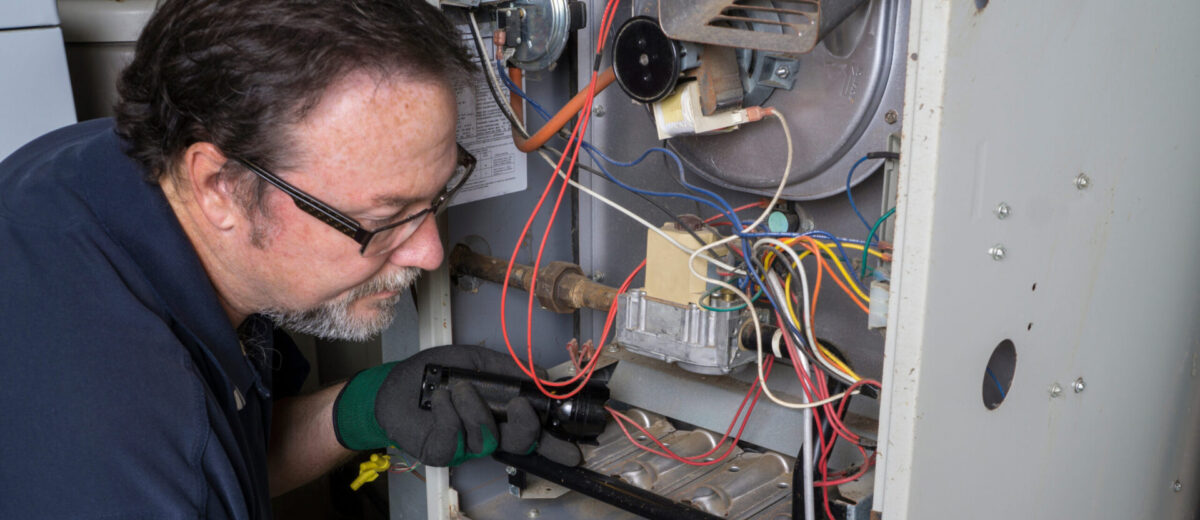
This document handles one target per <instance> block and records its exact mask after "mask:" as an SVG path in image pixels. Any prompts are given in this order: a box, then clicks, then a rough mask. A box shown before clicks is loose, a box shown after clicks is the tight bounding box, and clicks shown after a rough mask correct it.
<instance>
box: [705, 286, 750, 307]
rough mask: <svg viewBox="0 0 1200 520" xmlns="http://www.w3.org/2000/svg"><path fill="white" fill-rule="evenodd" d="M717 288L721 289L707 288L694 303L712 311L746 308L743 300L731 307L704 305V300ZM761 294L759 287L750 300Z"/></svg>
mask: <svg viewBox="0 0 1200 520" xmlns="http://www.w3.org/2000/svg"><path fill="white" fill-rule="evenodd" d="M719 290H721V287H713V288H712V289H709V290H708V291H706V292H705V293H704V294H702V295H700V299H699V300H697V301H696V305H699V306H700V308H701V309H704V310H706V311H713V312H733V311H740V310H742V309H745V308H746V304H745V303H744V302H743V303H739V304H737V305H734V306H733V307H709V306H708V305H705V304H704V300H707V299H708V298H709V297H710V296H712V295H713V293H715V292H717V291H719ZM762 294H763V292H762V287H759V288H758V292H757V293H754V296H751V297H750V301H754V300H757V299H758V298H759V297H761V296H762Z"/></svg>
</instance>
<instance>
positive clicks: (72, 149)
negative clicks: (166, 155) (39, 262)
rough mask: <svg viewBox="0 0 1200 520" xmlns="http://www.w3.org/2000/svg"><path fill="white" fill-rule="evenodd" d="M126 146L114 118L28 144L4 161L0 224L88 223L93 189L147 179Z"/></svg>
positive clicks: (39, 226)
mask: <svg viewBox="0 0 1200 520" xmlns="http://www.w3.org/2000/svg"><path fill="white" fill-rule="evenodd" d="M123 147H124V144H123V141H121V139H120V138H119V137H118V136H117V135H116V133H115V131H114V129H113V123H112V120H111V119H96V120H92V121H87V122H84V123H78V124H75V125H71V126H66V127H63V128H60V129H58V130H54V131H52V132H50V133H48V134H46V135H43V136H41V137H39V138H37V139H35V140H33V141H31V142H29V143H28V144H26V145H25V146H23V147H21V148H19V149H18V150H17V151H15V152H13V153H12V154H11V155H9V156H8V157H7V158H5V159H4V161H3V162H0V219H2V220H3V221H6V222H8V223H9V225H22V226H29V227H33V228H36V229H62V228H66V227H70V226H73V225H75V224H76V223H77V222H78V221H80V220H81V219H86V218H88V217H87V213H90V212H91V210H90V205H92V204H95V203H96V202H97V201H94V200H93V201H89V200H88V198H89V197H88V192H89V190H90V187H91V186H92V185H95V184H96V183H101V184H105V183H108V182H109V181H108V179H114V180H116V179H120V180H128V179H130V178H135V179H138V181H141V180H142V179H143V178H144V177H145V175H144V171H143V170H142V169H141V168H140V167H139V166H138V165H137V163H136V162H134V161H133V160H132V159H130V158H129V157H128V156H126V155H125V153H124V151H123ZM110 202H111V203H112V204H120V203H121V201H110ZM100 203H102V204H103V203H106V202H105V201H100Z"/></svg>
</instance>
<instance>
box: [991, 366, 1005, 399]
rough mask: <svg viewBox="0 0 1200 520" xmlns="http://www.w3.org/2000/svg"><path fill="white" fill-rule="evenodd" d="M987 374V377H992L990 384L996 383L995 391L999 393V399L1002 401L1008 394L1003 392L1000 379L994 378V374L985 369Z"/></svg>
mask: <svg viewBox="0 0 1200 520" xmlns="http://www.w3.org/2000/svg"><path fill="white" fill-rule="evenodd" d="M987 373H988V375H989V376H992V382H994V383H996V389H997V390H999V391H1000V398H1001V399H1004V398H1006V397H1008V392H1005V391H1004V386H1003V385H1001V384H1000V379H999V378H997V377H996V374H994V373H992V369H991V368H988V369H987Z"/></svg>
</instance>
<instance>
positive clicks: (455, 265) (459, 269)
mask: <svg viewBox="0 0 1200 520" xmlns="http://www.w3.org/2000/svg"><path fill="white" fill-rule="evenodd" d="M507 269H508V262H507V261H505V260H503V259H500V258H496V257H494V256H487V255H481V254H479V253H476V252H474V251H471V249H470V248H469V247H467V246H464V245H462V244H458V245H456V246H454V250H453V251H451V252H450V272H451V273H452V274H454V275H456V276H462V275H466V276H474V277H475V278H479V279H481V280H487V281H489V282H495V283H504V272H505V271H506V270H507ZM532 279H533V267H531V266H528V265H522V264H514V265H513V269H512V276H510V277H509V280H508V286H509V287H512V288H515V289H521V290H523V291H528V290H529V285H530V281H531V280H532ZM534 295H535V296H537V298H538V302H540V303H541V304H542V306H543V307H545V308H547V309H550V310H552V311H554V312H560V313H569V312H574V311H575V309H580V308H588V309H595V310H598V311H607V310H608V309H609V307H611V306H612V303H613V299H614V298H616V297H617V289H616V288H614V287H609V286H607V285H604V284H600V283H596V282H593V281H592V280H591V279H590V278H588V277H587V276H584V274H583V269H580V268H579V266H578V265H575V264H571V263H567V262H550V263H549V264H546V265H544V266H542V268H541V269H540V270H539V271H538V281H537V287H535V288H534Z"/></svg>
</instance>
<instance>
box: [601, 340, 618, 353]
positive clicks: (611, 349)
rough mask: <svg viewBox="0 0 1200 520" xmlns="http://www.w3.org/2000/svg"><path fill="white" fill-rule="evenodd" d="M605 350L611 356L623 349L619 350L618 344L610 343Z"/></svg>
mask: <svg viewBox="0 0 1200 520" xmlns="http://www.w3.org/2000/svg"><path fill="white" fill-rule="evenodd" d="M604 350H607V351H608V352H609V353H610V354H616V353H617V351H618V350H621V349H619V348H617V344H616V343H609V344H608V346H607V347H604Z"/></svg>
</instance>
